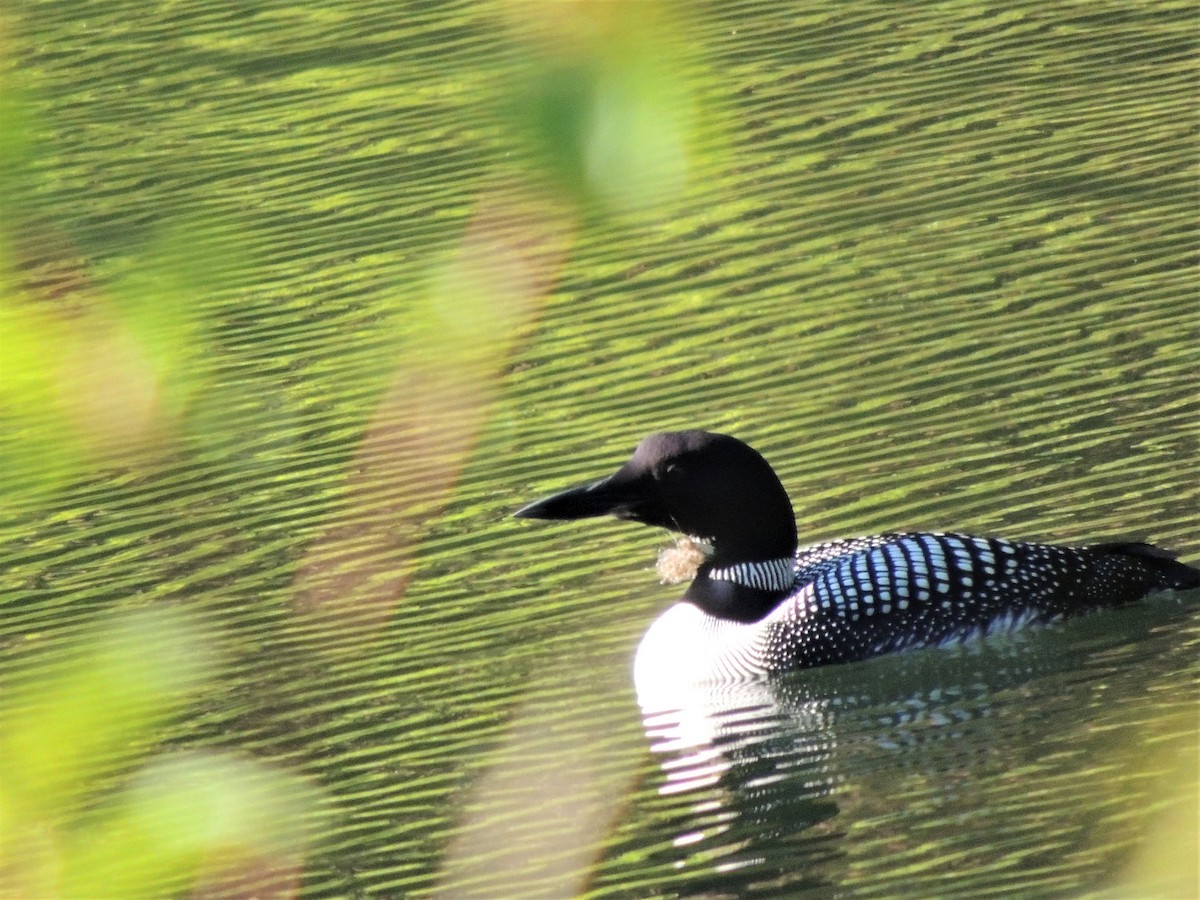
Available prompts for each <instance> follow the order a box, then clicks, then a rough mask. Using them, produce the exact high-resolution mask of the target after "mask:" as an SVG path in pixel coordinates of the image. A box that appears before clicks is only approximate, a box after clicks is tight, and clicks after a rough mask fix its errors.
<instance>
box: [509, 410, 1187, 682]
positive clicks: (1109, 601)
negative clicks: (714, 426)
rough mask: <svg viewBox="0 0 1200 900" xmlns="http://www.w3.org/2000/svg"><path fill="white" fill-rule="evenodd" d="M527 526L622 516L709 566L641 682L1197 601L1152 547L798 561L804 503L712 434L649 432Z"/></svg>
mask: <svg viewBox="0 0 1200 900" xmlns="http://www.w3.org/2000/svg"><path fill="white" fill-rule="evenodd" d="M516 515H517V516H518V517H520V518H532V519H579V518H586V517H591V516H600V515H614V516H616V517H617V518H620V519H628V520H631V521H636V522H642V523H645V524H647V525H657V526H660V527H663V528H667V529H670V530H672V531H676V532H679V533H681V534H684V535H689V536H694V537H696V538H700V539H702V540H703V541H704V542H705V544H706V545H708V546H711V548H712V552H711V555H709V556H708V557H707V558H706V559H704V560H703V561H702V562H701V563H700V565H699V568H698V570H697V572H696V575H695V578H694V579H693V580H692V582H691V584H690V585H689V586H688V588H687V591H686V592H685V593H684V595H683V597H682V599H681V600H680V601H679V602H678V603H676V604H675V605H674V606H672V607H671V608H670V609H668V610H667V611H666V612H665V613H663V614H662V615H661V616H660V617H659V618H658V619H657V620H656V621H655V622H654V624H653V625H652V626H651V627H650V629H649V630H648V631H647V632H646V635H645V637H643V639H642V643H641V645H640V646H639V648H638V654H637V659H636V662H635V665H634V679H635V682H636V683H637V684H638V688H639V692H640V691H641V690H642V687H643V686H644V685H647V684H650V683H653V682H657V681H661V680H663V679H670V680H672V681H677V682H678V681H686V682H708V681H731V680H738V679H742V678H747V677H753V676H758V675H766V674H773V673H776V672H783V671H787V670H791V669H798V668H805V667H810V666H823V665H830V664H833V663H843V662H851V661H855V660H861V659H866V658H868V657H871V656H877V655H879V654H883V653H891V652H895V651H900V650H906V649H910V648H916V647H930V646H943V645H947V644H953V643H957V642H959V641H963V640H966V639H969V638H972V637H977V636H983V635H987V634H991V633H995V632H998V631H1011V630H1014V629H1017V628H1021V627H1024V626H1026V625H1032V624H1039V623H1048V622H1054V621H1057V620H1059V619H1062V618H1065V617H1067V616H1071V615H1074V614H1077V613H1081V612H1084V611H1086V610H1090V609H1096V608H1100V607H1109V606H1119V605H1122V604H1125V603H1129V602H1132V601H1134V600H1138V599H1141V598H1142V597H1144V596H1146V595H1147V594H1149V593H1153V592H1155V591H1161V590H1172V589H1175V590H1183V589H1187V588H1194V587H1200V570H1197V569H1195V568H1192V567H1191V566H1188V565H1185V564H1183V563H1181V562H1178V561H1176V559H1175V555H1174V554H1172V553H1170V552H1168V551H1166V550H1161V549H1159V548H1157V547H1153V546H1150V545H1149V544H1140V543H1104V544H1096V545H1092V546H1087V547H1065V546H1056V545H1051V544H1032V543H1024V542H1017V541H1006V540H1001V539H998V538H984V537H972V536H968V535H961V534H942V533H934V532H913V533H892V534H881V535H876V536H873V537H864V538H853V539H850V540H840V541H830V542H827V543H822V544H816V545H813V546H809V547H803V548H799V547H798V546H797V545H798V541H797V534H796V521H795V516H794V514H793V511H792V505H791V501H790V500H789V498H788V495H787V492H786V491H785V490H784V488H783V485H782V484H781V483H780V481H779V478H778V477H777V476H776V474H775V472H774V470H772V468H771V466H770V465H769V464H768V463H767V461H766V460H765V459H763V457H762V456H761V455H759V454H758V452H757V451H755V450H754V449H752V448H751V447H749V446H747V445H746V444H744V443H742V442H741V441H739V440H737V439H736V438H732V437H729V436H728V435H721V434H713V433H710V432H705V431H678V432H661V433H658V434H652V435H650V436H649V437H647V438H646V439H645V440H643V441H642V442H641V444H639V445H638V447H637V449H636V450H635V451H634V454H633V456H632V457H631V458H630V459H629V461H628V462H626V463H625V464H624V465H623V466H622V467H621V468H620V469H618V470H617V472H616V473H614V474H613V475H611V476H609V477H608V478H605V479H602V480H600V481H596V482H592V483H590V484H585V485H582V486H579V487H575V488H571V489H569V490H566V491H563V492H561V493H558V494H554V495H553V496H550V497H546V498H545V499H543V500H539V501H537V502H535V503H531V504H529V505H528V506H526V507H524V508H522V509H520V510H518V511H517V513H516Z"/></svg>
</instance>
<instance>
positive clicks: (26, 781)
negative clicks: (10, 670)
mask: <svg viewBox="0 0 1200 900" xmlns="http://www.w3.org/2000/svg"><path fill="white" fill-rule="evenodd" d="M214 654H215V651H214V650H213V649H212V646H211V644H210V642H209V641H208V640H207V639H205V638H204V637H203V636H202V632H201V631H200V630H199V629H198V627H197V626H196V624H195V623H194V622H192V621H191V620H190V619H188V618H187V617H185V616H183V615H182V614H180V613H178V612H175V611H173V610H165V609H158V610H154V611H152V612H144V613H138V614H133V615H129V616H124V617H121V618H120V619H119V620H117V621H116V622H114V623H113V624H112V625H109V626H108V627H106V628H104V629H103V630H102V631H101V632H100V633H99V634H98V635H96V636H94V637H92V638H90V639H88V640H86V641H84V642H81V643H79V644H76V645H75V646H73V647H70V648H66V649H63V650H60V651H57V652H55V653H54V654H53V655H52V656H51V657H50V658H49V659H48V660H44V661H42V660H39V664H38V665H36V666H31V667H30V668H28V669H26V670H25V671H24V672H22V673H21V674H20V675H19V676H17V677H16V678H15V679H14V683H13V684H12V686H11V687H10V688H9V689H8V690H6V692H5V697H4V708H3V713H2V714H0V722H2V723H3V728H2V729H0V773H2V778H0V780H2V781H3V783H4V784H5V790H4V794H3V799H2V800H0V803H2V804H3V806H4V808H5V809H6V810H8V814H10V815H17V816H19V817H21V818H24V819H30V818H38V817H43V816H48V817H50V818H58V817H60V816H62V815H63V814H65V813H69V812H70V811H72V810H74V809H75V808H76V806H77V805H78V804H79V803H80V802H81V801H82V800H83V799H85V796H86V794H87V793H88V792H89V791H91V790H93V789H94V787H95V784H96V782H97V781H99V780H101V779H103V778H106V777H108V776H109V775H111V774H112V773H113V772H116V771H118V770H120V769H122V768H124V767H126V766H127V765H128V764H129V762H130V760H132V759H134V758H136V757H137V756H138V755H140V754H141V753H143V752H145V750H146V748H147V746H148V745H149V744H150V742H151V740H152V738H151V735H152V734H153V733H154V732H155V731H156V729H158V728H159V727H160V726H161V725H162V724H163V723H164V722H165V721H166V720H167V719H168V718H170V717H171V716H172V715H174V714H175V713H176V712H177V711H178V707H179V705H180V704H181V703H182V702H183V701H185V700H186V699H187V698H188V697H189V696H190V695H193V694H194V693H195V692H196V691H197V690H199V688H200V687H201V686H202V685H203V684H204V683H205V681H206V680H207V679H208V678H209V677H210V676H211V675H212V673H213V664H214V661H215V655H214ZM6 817H7V815H6Z"/></svg>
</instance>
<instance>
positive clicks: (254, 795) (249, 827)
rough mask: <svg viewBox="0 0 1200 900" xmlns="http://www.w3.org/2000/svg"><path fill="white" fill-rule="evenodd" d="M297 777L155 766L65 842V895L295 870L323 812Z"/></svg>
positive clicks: (207, 763) (182, 761)
mask: <svg viewBox="0 0 1200 900" xmlns="http://www.w3.org/2000/svg"><path fill="white" fill-rule="evenodd" d="M319 801H320V798H319V794H318V792H317V790H316V789H315V788H314V787H312V786H311V785H310V784H309V783H308V782H306V781H305V780H303V779H301V778H300V777H298V776H294V775H291V774H288V773H286V772H282V771H279V770H277V769H273V768H271V767H269V766H265V765H262V764H261V763H257V762H254V761H251V760H245V759H238V758H234V757H232V756H229V755H221V754H203V753H187V754H180V755H178V756H173V757H167V758H164V759H160V760H156V761H155V762H153V763H151V764H150V766H148V767H147V768H146V769H145V770H144V771H143V772H142V773H141V774H140V775H139V776H138V778H137V780H136V781H135V782H134V784H133V785H132V787H131V788H130V789H129V790H128V791H126V792H124V793H123V794H122V795H121V796H120V797H119V798H117V799H116V801H114V802H113V803H111V804H109V806H108V807H107V808H106V809H105V810H104V811H103V812H102V814H101V816H100V818H99V819H98V821H95V822H93V823H91V824H90V827H88V828H87V829H86V831H84V832H83V833H82V834H80V835H77V836H76V837H75V838H74V839H73V840H70V841H68V842H67V845H66V848H65V849H66V852H65V853H64V855H63V863H64V872H63V895H64V896H67V897H121V898H133V897H152V896H161V895H162V894H164V893H171V892H177V891H180V890H182V889H185V888H187V887H188V886H190V885H192V884H193V883H194V882H195V881H196V880H197V879H198V878H199V879H204V878H206V877H216V876H217V875H218V874H219V873H220V872H221V871H222V870H226V871H227V870H235V871H236V870H237V869H238V868H239V867H246V868H250V865H249V864H251V863H253V862H258V863H259V865H258V868H259V869H261V868H263V867H264V866H265V867H266V868H268V869H274V870H277V871H282V872H287V871H289V870H294V869H296V868H297V867H298V865H299V861H300V859H301V858H302V854H303V851H304V849H305V846H306V844H307V842H308V838H309V836H310V834H311V833H312V832H313V827H312V826H313V824H314V822H315V816H314V812H315V811H316V810H317V809H318V808H319V805H320V802H319Z"/></svg>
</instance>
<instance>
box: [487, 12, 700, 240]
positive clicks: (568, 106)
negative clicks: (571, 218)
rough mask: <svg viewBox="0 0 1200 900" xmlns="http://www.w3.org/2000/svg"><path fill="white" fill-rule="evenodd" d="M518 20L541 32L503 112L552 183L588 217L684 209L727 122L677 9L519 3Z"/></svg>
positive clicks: (519, 25) (517, 24)
mask: <svg viewBox="0 0 1200 900" xmlns="http://www.w3.org/2000/svg"><path fill="white" fill-rule="evenodd" d="M509 19H510V22H511V23H512V26H513V28H514V30H517V31H518V32H525V31H527V30H529V29H530V28H533V29H534V30H536V31H538V32H539V34H537V35H536V36H534V37H531V39H530V41H529V45H530V49H531V50H532V52H531V54H530V59H529V64H528V66H527V68H526V70H525V71H524V73H523V75H522V76H521V77H520V78H519V79H518V80H517V81H516V82H514V83H512V84H509V85H506V86H505V90H506V92H507V93H506V97H505V99H504V100H503V101H501V103H500V107H501V110H502V114H503V116H504V119H505V124H507V125H508V126H510V127H511V128H512V129H513V130H514V133H515V136H516V137H517V139H518V141H519V142H520V143H521V144H523V145H524V147H525V149H526V151H527V152H528V154H529V155H530V156H531V157H532V159H533V160H534V161H535V163H536V164H537V165H538V166H539V167H540V174H541V175H542V177H543V178H544V179H548V180H549V181H550V182H551V183H552V187H554V188H557V190H558V192H559V193H562V194H565V195H567V196H569V197H572V198H573V199H574V201H575V202H576V203H578V204H580V206H581V207H583V209H584V210H585V211H587V212H595V211H599V212H601V213H602V214H605V215H616V216H627V215H632V214H637V213H640V212H645V211H647V210H653V209H662V208H664V207H666V206H669V205H670V204H671V203H673V202H675V201H677V200H678V199H679V197H680V196H681V195H682V193H683V191H684V189H685V188H686V186H687V182H688V178H689V176H690V175H691V172H692V169H693V168H694V165H695V160H696V156H697V154H698V152H699V147H700V144H701V143H702V138H703V132H704V131H705V126H704V125H703V124H702V123H704V121H705V120H706V119H707V120H712V119H714V118H715V115H714V114H712V113H711V111H709V114H708V115H705V111H704V110H702V108H701V102H700V98H699V96H698V94H697V92H696V90H695V85H696V84H697V73H696V72H694V71H691V70H690V68H689V67H688V66H687V65H685V64H684V63H683V62H682V60H681V58H679V57H678V56H677V55H676V54H675V53H674V51H676V50H677V48H678V46H679V44H678V40H677V34H678V30H679V22H678V21H677V19H676V18H675V16H674V15H672V12H671V7H670V5H669V4H666V3H660V2H613V3H582V2H571V3H556V4H550V3H543V2H523V3H512V4H510V5H509Z"/></svg>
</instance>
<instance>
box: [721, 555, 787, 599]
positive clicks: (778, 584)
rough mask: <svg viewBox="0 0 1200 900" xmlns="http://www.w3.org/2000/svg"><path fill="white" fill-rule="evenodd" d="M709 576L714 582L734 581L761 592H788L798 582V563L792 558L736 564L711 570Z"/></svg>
mask: <svg viewBox="0 0 1200 900" xmlns="http://www.w3.org/2000/svg"><path fill="white" fill-rule="evenodd" d="M707 574H708V577H709V578H710V579H712V580H713V581H732V582H733V583H734V584H740V585H742V586H743V587H748V588H754V589H755V590H759V591H787V590H791V588H792V586H793V585H794V584H795V581H796V561H795V559H793V558H792V557H784V558H783V559H766V560H762V561H760V562H744V563H734V564H733V565H731V566H722V567H720V568H713V569H709V570H708V573H707Z"/></svg>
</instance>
